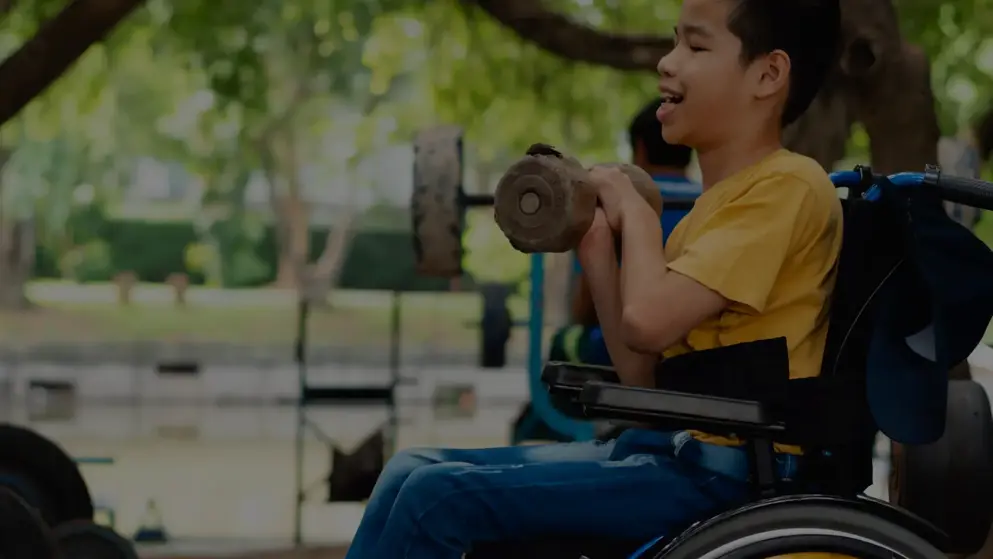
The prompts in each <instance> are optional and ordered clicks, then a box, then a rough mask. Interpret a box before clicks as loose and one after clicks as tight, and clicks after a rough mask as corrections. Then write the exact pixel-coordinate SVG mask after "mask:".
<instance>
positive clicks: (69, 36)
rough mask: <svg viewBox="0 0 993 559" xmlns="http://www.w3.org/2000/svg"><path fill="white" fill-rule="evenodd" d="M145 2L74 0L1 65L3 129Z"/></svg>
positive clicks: (0, 110)
mask: <svg viewBox="0 0 993 559" xmlns="http://www.w3.org/2000/svg"><path fill="white" fill-rule="evenodd" d="M141 3H142V0H73V1H72V2H71V3H70V4H69V5H68V6H66V7H65V8H64V9H63V10H62V11H61V12H59V14H58V15H57V16H55V17H54V18H52V19H50V20H49V21H47V22H45V24H44V25H42V27H41V29H39V30H38V32H37V33H36V34H35V36H34V37H32V38H31V39H30V40H28V42H27V43H25V44H24V45H23V46H22V47H21V48H20V49H18V50H17V52H15V53H14V54H12V55H10V56H9V57H8V58H7V59H6V60H4V61H3V63H2V64H0V84H3V87H0V125H2V124H3V123H5V122H7V121H8V120H10V119H11V118H12V117H13V116H14V115H16V114H17V113H18V112H19V111H20V110H21V109H23V108H24V106H25V105H27V104H28V103H29V102H31V100H32V99H34V98H35V97H36V96H38V95H39V94H41V92H43V91H44V90H45V89H46V88H47V87H48V86H49V85H51V84H52V82H54V81H55V80H56V79H58V77H59V76H61V75H62V74H63V73H64V72H65V71H66V70H67V69H68V68H69V66H71V65H72V63H73V62H75V61H76V60H77V59H79V57H80V56H82V54H83V53H84V52H86V49H88V48H90V46H91V45H93V44H94V43H96V42H98V41H100V40H102V39H103V38H104V36H106V35H107V33H109V32H110V30H111V29H113V28H114V26H116V25H117V24H118V23H120V21H121V20H123V19H124V18H125V17H126V16H127V15H128V14H130V13H131V12H132V11H133V10H134V9H135V8H137V7H138V6H139V5H140V4H141Z"/></svg>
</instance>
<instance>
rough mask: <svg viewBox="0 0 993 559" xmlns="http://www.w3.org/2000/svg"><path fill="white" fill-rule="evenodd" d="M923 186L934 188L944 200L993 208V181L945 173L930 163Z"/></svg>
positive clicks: (922, 182) (987, 208) (922, 181)
mask: <svg viewBox="0 0 993 559" xmlns="http://www.w3.org/2000/svg"><path fill="white" fill-rule="evenodd" d="M921 184H922V186H924V187H926V188H930V189H933V191H934V192H935V194H937V195H938V196H939V197H940V198H942V199H943V200H947V201H949V202H955V203H957V204H964V205H966V206H973V207H976V208H981V209H984V210H993V183H990V182H987V181H984V180H980V179H972V178H968V177H956V176H953V175H944V174H942V173H941V169H940V168H938V167H936V166H932V165H929V166H928V167H927V170H926V171H925V172H924V177H923V178H922V180H921Z"/></svg>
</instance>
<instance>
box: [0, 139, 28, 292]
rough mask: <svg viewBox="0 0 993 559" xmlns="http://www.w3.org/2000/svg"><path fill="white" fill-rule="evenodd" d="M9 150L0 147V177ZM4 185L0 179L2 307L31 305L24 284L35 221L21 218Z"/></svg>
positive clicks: (10, 153) (0, 279) (0, 280)
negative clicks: (6, 196) (9, 204)
mask: <svg viewBox="0 0 993 559" xmlns="http://www.w3.org/2000/svg"><path fill="white" fill-rule="evenodd" d="M11 155H12V152H11V150H10V149H6V148H0V177H2V172H3V169H4V167H5V166H6V165H7V162H8V161H10V157H11ZM3 187H4V184H3V181H2V178H0V310H24V309H27V308H30V306H31V303H30V301H29V300H28V297H27V293H26V292H25V287H26V286H27V282H28V280H29V279H30V278H31V271H32V269H33V268H34V251H35V242H34V223H33V222H31V221H30V220H18V219H17V216H15V215H12V212H10V211H9V209H8V208H7V206H6V204H4V203H3V197H4V196H3V192H4V189H3Z"/></svg>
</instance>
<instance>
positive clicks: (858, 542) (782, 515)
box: [641, 503, 945, 559]
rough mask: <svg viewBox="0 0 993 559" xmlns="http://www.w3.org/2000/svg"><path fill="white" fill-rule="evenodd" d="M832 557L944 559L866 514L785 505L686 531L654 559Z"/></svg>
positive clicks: (921, 541) (925, 544) (915, 538)
mask: <svg viewBox="0 0 993 559" xmlns="http://www.w3.org/2000/svg"><path fill="white" fill-rule="evenodd" d="M802 553H832V554H836V555H838V556H842V557H852V558H856V559H894V558H900V559H945V554H944V553H942V552H940V551H939V550H938V549H936V548H935V547H934V546H932V545H931V544H930V543H928V542H927V541H925V540H924V539H923V538H921V537H920V536H918V535H917V534H914V533H913V532H910V531H909V530H907V529H905V528H903V527H902V526H899V525H897V524H894V523H892V522H889V521H887V520H884V519H882V518H879V517H877V516H873V515H871V514H867V513H865V512H862V511H859V510H855V509H849V508H842V507H828V506H824V505H821V504H803V503H797V504H784V505H781V506H773V507H766V508H757V509H753V510H747V511H742V512H741V513H739V514H736V515H734V516H732V517H730V518H727V519H726V520H723V521H720V522H716V523H713V524H710V525H704V526H700V527H699V528H697V529H690V530H689V531H687V532H686V533H685V534H683V535H682V536H680V537H678V538H676V539H675V540H674V541H672V542H671V543H670V544H669V545H667V546H665V547H664V548H663V549H662V550H661V551H659V552H657V553H655V554H651V552H649V553H648V554H645V555H642V556H641V557H644V558H646V559H647V558H648V557H654V559H769V558H779V557H781V556H784V555H789V554H802Z"/></svg>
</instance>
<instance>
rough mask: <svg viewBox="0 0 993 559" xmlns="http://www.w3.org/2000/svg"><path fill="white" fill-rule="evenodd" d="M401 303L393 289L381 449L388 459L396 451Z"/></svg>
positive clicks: (401, 299) (401, 295)
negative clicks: (388, 383) (384, 427)
mask: <svg viewBox="0 0 993 559" xmlns="http://www.w3.org/2000/svg"><path fill="white" fill-rule="evenodd" d="M402 303H403V292H402V291H400V290H394V291H393V298H392V301H391V307H390V399H389V400H388V401H387V402H386V405H387V407H388V410H387V411H388V414H389V415H388V417H389V419H388V423H387V430H388V431H389V432H388V433H387V434H386V435H387V436H386V437H385V438H386V440H385V441H384V445H385V447H386V448H384V449H383V451H384V453H385V455H386V459H387V460H389V459H390V457H392V456H393V453H394V452H396V443H397V431H398V430H399V423H400V421H399V417H398V415H397V400H396V397H397V387H399V386H400V382H401V379H400V350H401V348H402V345H401V344H402V335H403V327H402V318H403V316H402Z"/></svg>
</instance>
